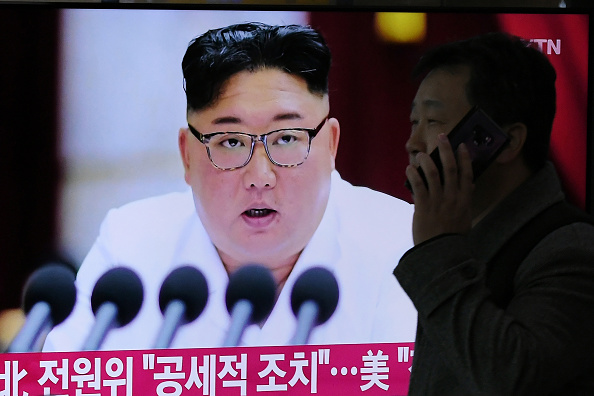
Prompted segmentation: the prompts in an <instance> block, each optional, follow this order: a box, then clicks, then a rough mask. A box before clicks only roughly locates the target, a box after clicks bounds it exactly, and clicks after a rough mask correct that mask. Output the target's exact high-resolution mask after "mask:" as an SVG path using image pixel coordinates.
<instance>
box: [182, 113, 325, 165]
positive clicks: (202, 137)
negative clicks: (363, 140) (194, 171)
mask: <svg viewBox="0 0 594 396" xmlns="http://www.w3.org/2000/svg"><path fill="white" fill-rule="evenodd" d="M329 118H330V115H329V114H328V115H326V117H324V119H323V120H322V122H320V124H319V125H318V126H317V127H315V128H281V129H275V130H274V131H270V132H267V133H264V134H262V135H253V134H251V133H245V132H233V131H229V132H213V133H207V134H202V133H200V132H198V130H196V128H194V127H193V126H192V125H190V124H189V123H188V128H189V129H190V132H191V133H192V135H194V137H196V139H198V140H199V141H200V143H202V144H204V147H206V152H207V154H208V159H209V160H210V162H211V164H213V165H214V167H215V168H217V169H221V170H235V169H239V168H243V167H244V166H246V165H247V164H248V163H249V162H250V160H251V159H252V155H253V154H254V147H255V145H256V142H257V141H260V142H262V144H263V145H264V150H266V155H267V156H268V159H269V160H270V162H272V163H273V164H274V165H276V166H280V167H282V168H293V167H295V166H299V165H301V164H302V163H304V162H305V161H306V160H307V158H308V157H309V151H310V149H311V141H312V140H313V138H315V137H316V136H317V135H318V133H319V132H320V131H321V130H322V128H323V127H324V125H326V122H327V121H328V119H329ZM281 131H304V132H307V134H308V135H309V141H308V143H307V154H306V155H305V158H304V159H303V161H301V162H299V163H297V164H290V165H285V164H280V163H278V162H276V161H275V160H273V159H272V157H271V156H270V152H269V151H268V142H267V140H266V139H267V137H268V136H269V135H270V134H273V133H275V132H281ZM228 133H237V134H240V135H244V136H249V137H250V138H251V141H252V145H251V147H250V155H249V156H248V158H247V160H246V161H245V162H244V163H243V164H242V165H240V166H235V167H232V168H223V167H220V166H218V165H217V164H215V163H214V161H213V160H212V157H211V155H210V148H209V147H208V143H209V142H210V139H212V137H213V136H217V135H224V134H228Z"/></svg>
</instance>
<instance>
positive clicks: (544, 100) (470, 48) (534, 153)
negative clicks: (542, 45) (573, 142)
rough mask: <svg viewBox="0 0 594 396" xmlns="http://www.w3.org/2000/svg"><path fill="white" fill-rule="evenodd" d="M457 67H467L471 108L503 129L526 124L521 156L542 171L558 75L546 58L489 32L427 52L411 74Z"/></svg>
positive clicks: (521, 42) (514, 39)
mask: <svg viewBox="0 0 594 396" xmlns="http://www.w3.org/2000/svg"><path fill="white" fill-rule="evenodd" d="M459 66H468V67H469V68H470V80H469V82H468V85H467V87H466V95H467V99H468V101H469V102H470V104H471V105H477V106H479V107H481V108H482V109H483V110H484V111H485V112H487V114H489V115H490V116H491V118H493V120H494V121H495V122H497V123H498V124H499V125H500V126H502V127H505V126H507V125H511V124H513V123H515V122H520V123H523V124H525V125H526V127H527V130H528V133H527V137H526V143H525V144H524V148H523V155H524V158H525V160H526V162H527V164H528V166H530V168H531V169H533V170H537V169H539V168H540V167H542V166H543V165H544V163H545V162H546V160H547V158H548V151H549V141H550V137H551V129H552V126H553V119H554V118H555V111H556V91H555V79H556V77H557V76H556V73H555V69H554V68H553V66H552V65H551V63H550V62H549V60H548V59H547V58H546V56H545V55H544V54H543V53H542V52H540V51H539V50H538V49H536V48H534V47H533V46H532V45H531V44H530V42H527V41H526V40H523V39H520V38H519V37H515V36H511V35H508V34H505V33H488V34H484V35H481V36H477V37H473V38H470V39H467V40H463V41H457V42H453V43H448V44H444V45H442V46H439V47H437V48H434V49H432V50H430V51H428V52H427V53H426V54H425V55H424V56H423V57H422V58H421V60H420V61H419V63H418V64H417V66H416V67H415V69H414V70H413V76H415V77H418V76H420V75H423V74H425V73H427V72H429V71H431V70H433V69H436V68H443V69H455V68H456V67H459Z"/></svg>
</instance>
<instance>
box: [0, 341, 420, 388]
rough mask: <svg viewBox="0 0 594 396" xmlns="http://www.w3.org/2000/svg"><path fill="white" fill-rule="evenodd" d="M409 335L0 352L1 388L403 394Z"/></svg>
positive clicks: (411, 346) (409, 352) (410, 350)
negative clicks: (384, 340)
mask: <svg viewBox="0 0 594 396" xmlns="http://www.w3.org/2000/svg"><path fill="white" fill-rule="evenodd" d="M413 349H414V344H413V343H398V344H347V345H343V344H339V345H306V346H280V347H235V348H204V349H163V350H133V351H92V352H90V351H85V352H65V353H62V352H52V353H49V352H44V353H16V354H2V355H0V357H1V360H0V362H1V363H0V396H17V395H18V396H21V395H22V396H33V395H56V396H57V395H76V396H79V395H80V396H86V395H92V396H95V395H96V396H100V395H101V396H103V395H109V396H120V395H121V396H132V395H142V396H147V395H158V396H163V395H176V396H182V395H208V396H216V395H225V396H235V395H237V396H242V395H259V394H262V395H266V394H270V395H369V396H373V395H383V396H387V395H406V393H407V389H408V382H409V379H410V367H411V365H412V357H413Z"/></svg>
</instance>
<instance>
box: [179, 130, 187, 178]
mask: <svg viewBox="0 0 594 396" xmlns="http://www.w3.org/2000/svg"><path fill="white" fill-rule="evenodd" d="M189 132H190V131H189V129H188V128H180V129H179V134H178V137H177V144H178V146H179V153H180V155H181V159H182V163H183V165H184V179H185V180H186V182H188V177H189V170H190V150H189V147H188V133H189Z"/></svg>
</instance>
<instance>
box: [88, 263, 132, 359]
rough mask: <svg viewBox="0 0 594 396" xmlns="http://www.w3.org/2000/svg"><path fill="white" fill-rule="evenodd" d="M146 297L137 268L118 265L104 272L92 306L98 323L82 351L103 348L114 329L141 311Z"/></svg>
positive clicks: (96, 285) (95, 289) (92, 329)
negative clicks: (106, 337)
mask: <svg viewBox="0 0 594 396" xmlns="http://www.w3.org/2000/svg"><path fill="white" fill-rule="evenodd" d="M142 299H143V288H142V282H141V281H140V278H139V277H138V275H136V273H135V272H134V271H132V270H131V269H129V268H125V267H118V268H112V269H110V270H109V271H107V272H106V273H104V274H103V275H102V276H101V277H100V278H99V280H98V281H97V283H96V284H95V287H94V288H93V294H92V295H91V307H92V308H93V313H94V314H95V324H94V326H93V327H92V328H91V332H90V333H89V335H88V337H87V339H86V341H85V343H84V344H83V347H82V350H84V351H91V350H97V349H99V347H100V346H101V344H102V343H103V340H104V339H105V336H106V335H107V333H108V332H109V331H110V330H112V329H114V328H118V327H122V326H125V325H127V324H128V323H130V322H131V321H132V319H134V318H135V317H136V315H137V314H138V311H140V307H141V306H142Z"/></svg>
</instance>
